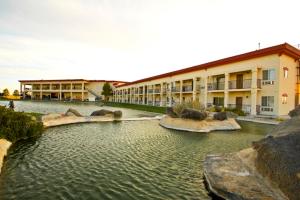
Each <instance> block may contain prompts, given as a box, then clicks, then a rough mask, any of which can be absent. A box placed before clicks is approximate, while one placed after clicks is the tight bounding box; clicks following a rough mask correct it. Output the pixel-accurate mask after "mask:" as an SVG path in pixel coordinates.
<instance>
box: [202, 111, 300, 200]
mask: <svg viewBox="0 0 300 200" xmlns="http://www.w3.org/2000/svg"><path fill="white" fill-rule="evenodd" d="M299 124H300V116H297V115H294V117H292V118H291V119H289V120H287V121H285V122H283V123H281V124H279V125H278V126H276V128H275V129H273V130H272V131H271V132H270V133H269V134H268V136H267V137H266V138H264V139H262V140H260V141H257V142H253V144H252V147H253V148H251V149H250V151H249V150H248V151H247V152H248V153H246V154H245V153H242V152H243V151H245V150H242V151H240V152H238V153H231V154H223V155H222V154H221V155H209V156H207V157H206V159H205V162H204V175H205V177H206V179H207V180H208V185H209V189H210V190H211V191H212V192H214V193H215V194H217V195H219V196H221V197H223V198H225V199H290V200H299V199H300V198H299V191H300V159H299V158H300V126H299ZM249 158H251V159H249Z"/></svg>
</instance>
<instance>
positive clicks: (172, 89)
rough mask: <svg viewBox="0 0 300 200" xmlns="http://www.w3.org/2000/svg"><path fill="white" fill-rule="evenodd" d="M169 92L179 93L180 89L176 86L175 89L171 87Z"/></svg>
mask: <svg viewBox="0 0 300 200" xmlns="http://www.w3.org/2000/svg"><path fill="white" fill-rule="evenodd" d="M171 92H180V87H179V86H177V87H172V88H171Z"/></svg>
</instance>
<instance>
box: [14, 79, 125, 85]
mask: <svg viewBox="0 0 300 200" xmlns="http://www.w3.org/2000/svg"><path fill="white" fill-rule="evenodd" d="M79 81H80V82H86V83H88V82H109V83H119V84H122V83H128V82H125V81H114V80H86V79H50V80H45V79H41V80H19V82H21V83H25V82H79Z"/></svg>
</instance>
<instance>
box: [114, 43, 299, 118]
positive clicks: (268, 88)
mask: <svg viewBox="0 0 300 200" xmlns="http://www.w3.org/2000/svg"><path fill="white" fill-rule="evenodd" d="M299 62H300V50H299V49H297V48H295V47H293V46H291V45H289V44H287V43H284V44H281V45H277V46H273V47H269V48H265V49H260V50H256V51H252V52H248V53H244V54H240V55H236V56H232V57H228V58H224V59H221V60H216V61H213V62H209V63H205V64H201V65H197V66H193V67H189V68H185V69H181V70H177V71H173V72H169V73H165V74H160V75H157V76H153V77H148V78H144V79H141V80H137V81H133V82H130V83H125V84H122V85H119V86H118V87H116V88H115V89H114V92H113V94H114V95H113V101H114V102H123V103H133V104H144V105H153V106H172V105H174V104H176V103H181V102H188V101H199V102H201V103H202V104H204V105H205V106H207V107H209V106H212V105H217V106H224V107H230V108H239V109H242V110H243V111H245V112H246V113H249V114H252V115H258V114H261V115H276V116H281V115H287V114H288V112H289V111H290V110H292V109H293V108H294V107H295V105H298V104H299V99H300V98H299V97H300V64H299Z"/></svg>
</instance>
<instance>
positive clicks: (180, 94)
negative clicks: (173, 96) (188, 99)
mask: <svg viewBox="0 0 300 200" xmlns="http://www.w3.org/2000/svg"><path fill="white" fill-rule="evenodd" d="M179 87H180V88H179V103H182V80H180V83H179Z"/></svg>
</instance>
